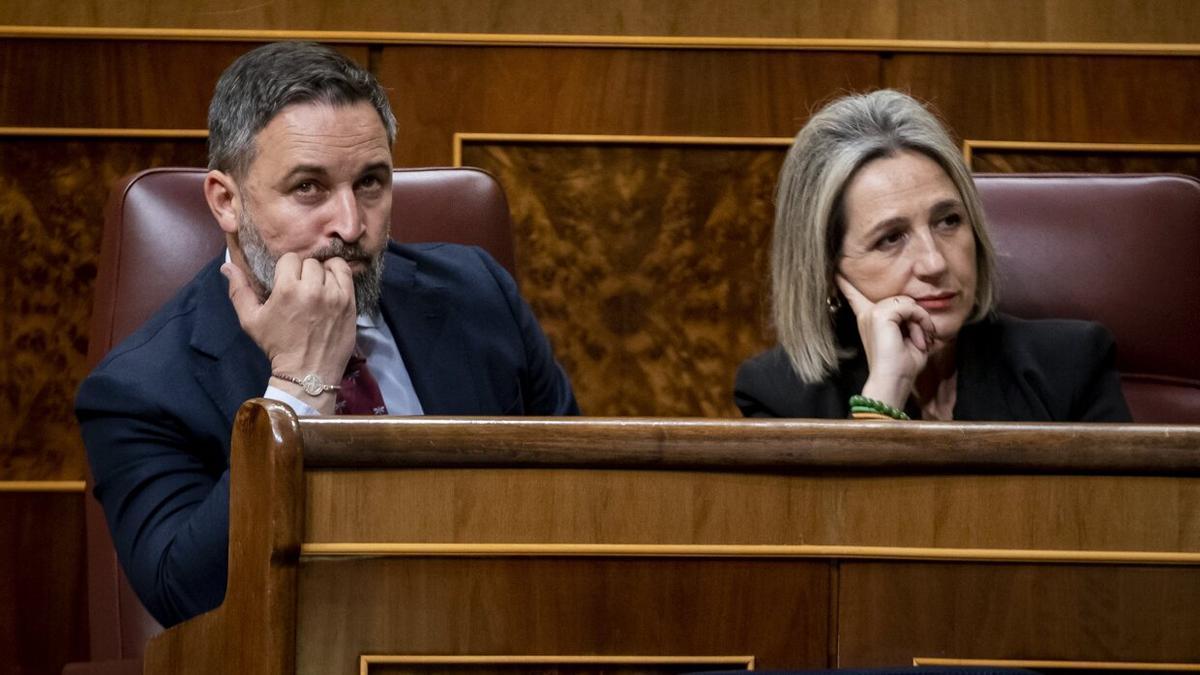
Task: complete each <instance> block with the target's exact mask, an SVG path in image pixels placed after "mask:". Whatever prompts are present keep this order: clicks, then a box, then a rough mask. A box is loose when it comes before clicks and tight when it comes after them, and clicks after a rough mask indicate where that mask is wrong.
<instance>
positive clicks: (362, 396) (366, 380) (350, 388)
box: [334, 349, 387, 415]
mask: <svg viewBox="0 0 1200 675" xmlns="http://www.w3.org/2000/svg"><path fill="white" fill-rule="evenodd" d="M334 412H335V413H337V414H338V415H386V414H387V406H386V405H385V404H384V402H383V394H382V393H381V392H380V391H379V383H378V382H376V381H375V376H374V375H372V374H371V371H370V370H369V369H367V360H366V359H364V358H363V357H362V354H359V352H358V350H357V349H356V350H354V354H352V355H351V356H350V362H349V363H347V364H346V374H345V375H343V376H342V388H341V389H339V390H338V392H337V403H336V406H335V408H334Z"/></svg>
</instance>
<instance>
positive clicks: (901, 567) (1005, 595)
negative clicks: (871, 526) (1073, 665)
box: [838, 562, 1200, 667]
mask: <svg viewBox="0 0 1200 675" xmlns="http://www.w3.org/2000/svg"><path fill="white" fill-rule="evenodd" d="M839 578H840V582H841V587H840V597H839V611H838V627H839V646H840V656H841V658H840V663H839V665H841V666H843V667H856V666H873V665H894V664H899V663H911V662H912V659H913V657H917V656H930V657H941V658H980V659H982V658H986V659H1038V660H1041V659H1054V660H1096V661H1157V662H1176V663H1188V662H1192V663H1194V662H1196V661H1197V660H1200V641H1197V640H1196V636H1197V635H1200V613H1197V612H1195V611H1194V608H1195V607H1196V606H1197V604H1198V603H1200V574H1197V573H1196V570H1195V569H1194V568H1162V567H1153V566H1147V567H1130V568H1108V567H1089V566H1076V565H1067V566H1044V565H1043V566H1038V565H1009V566H1001V565H972V564H918V563H857V562H846V563H843V564H842V565H841V569H840V576H839ZM1167 617H1170V618H1169V619H1168V618H1167Z"/></svg>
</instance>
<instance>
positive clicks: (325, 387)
mask: <svg viewBox="0 0 1200 675" xmlns="http://www.w3.org/2000/svg"><path fill="white" fill-rule="evenodd" d="M271 377H273V378H274V379H276V380H282V381H284V382H290V383H292V384H294V385H297V386H299V387H300V389H301V391H303V392H304V393H305V394H308V395H309V396H312V397H314V398H315V397H317V396H320V395H322V394H329V393H333V392H335V391H337V390H338V389H341V388H342V387H341V385H337V384H331V383H328V382H326V381H325V379H324V378H322V377H321V376H320V375H318V374H316V373H305V374H304V375H301V376H296V375H289V374H287V373H280V372H272V373H271Z"/></svg>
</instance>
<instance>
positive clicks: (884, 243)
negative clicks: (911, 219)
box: [875, 231, 904, 249]
mask: <svg viewBox="0 0 1200 675" xmlns="http://www.w3.org/2000/svg"><path fill="white" fill-rule="evenodd" d="M902 241H904V233H903V232H899V231H897V232H888V233H887V234H885V235H883V236H882V237H880V238H879V240H878V241H876V242H875V248H885V249H886V248H894V247H896V246H898V245H899V244H900V242H902Z"/></svg>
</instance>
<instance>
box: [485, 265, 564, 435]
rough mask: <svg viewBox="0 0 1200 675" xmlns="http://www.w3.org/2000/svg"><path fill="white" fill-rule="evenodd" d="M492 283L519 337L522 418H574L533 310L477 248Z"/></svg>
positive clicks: (501, 270) (560, 372)
mask: <svg viewBox="0 0 1200 675" xmlns="http://www.w3.org/2000/svg"><path fill="white" fill-rule="evenodd" d="M473 250H474V251H475V253H476V254H477V255H478V256H479V258H480V259H481V260H482V261H483V264H484V266H485V267H486V268H487V270H488V272H489V273H490V274H491V275H492V278H493V279H495V280H496V283H497V285H499V287H500V290H501V291H502V292H503V294H504V299H505V301H506V302H507V303H508V308H509V311H510V312H511V313H512V316H513V320H514V321H516V323H517V328H518V330H519V332H520V335H521V341H522V343H523V348H524V353H525V365H526V369H525V372H524V373H523V377H522V378H521V395H522V398H523V399H524V407H525V414H526V415H578V414H579V404H578V403H576V402H575V393H574V392H573V391H572V389H571V382H570V380H569V379H568V378H567V374H566V372H565V371H564V370H563V369H562V366H561V365H559V363H558V361H556V360H555V358H554V350H553V349H551V347H550V341H549V340H547V339H546V335H545V334H544V333H543V332H542V328H541V326H539V325H538V322H537V319H536V318H535V317H534V316H533V311H532V310H531V309H530V308H529V305H528V304H527V303H526V302H525V300H524V299H523V298H522V297H521V294H520V292H519V291H518V290H517V284H516V282H515V281H513V278H512V276H510V275H509V273H508V272H507V271H506V270H505V269H504V268H503V267H501V266H500V264H499V263H497V262H496V261H495V260H494V259H493V258H492V257H491V256H489V255H488V254H487V253H485V252H484V251H483V250H482V249H480V248H474V249H473Z"/></svg>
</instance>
